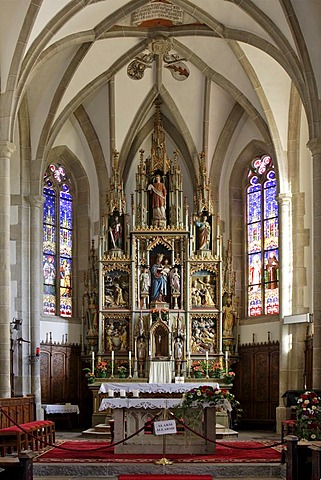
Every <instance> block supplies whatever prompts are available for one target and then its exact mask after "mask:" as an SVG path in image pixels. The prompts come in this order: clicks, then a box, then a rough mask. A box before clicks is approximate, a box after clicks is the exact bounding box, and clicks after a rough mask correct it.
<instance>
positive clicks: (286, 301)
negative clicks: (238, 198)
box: [276, 193, 292, 433]
mask: <svg viewBox="0 0 321 480" xmlns="http://www.w3.org/2000/svg"><path fill="white" fill-rule="evenodd" d="M278 203H279V218H280V229H279V231H280V237H279V242H280V243H279V254H280V260H281V261H280V265H281V268H280V270H279V273H280V276H279V299H280V300H279V319H280V325H279V326H280V369H279V370H280V373H279V406H278V407H277V409H276V426H277V432H278V433H280V432H281V426H282V421H283V420H286V418H287V411H286V409H285V407H284V405H283V399H282V395H283V394H284V392H286V390H288V389H289V388H288V373H289V372H288V361H289V329H288V326H287V325H283V317H284V315H289V314H290V309H291V280H292V274H291V270H292V269H291V265H292V258H291V255H292V250H291V249H290V248H289V239H290V241H291V238H292V233H291V194H289V193H282V194H280V195H279V196H278Z"/></svg>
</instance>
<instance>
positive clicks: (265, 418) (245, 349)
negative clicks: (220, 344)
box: [233, 342, 279, 429]
mask: <svg viewBox="0 0 321 480" xmlns="http://www.w3.org/2000/svg"><path fill="white" fill-rule="evenodd" d="M239 356H240V361H239V362H238V363H237V365H236V379H235V385H234V388H233V393H235V395H236V398H237V399H238V400H239V401H240V403H241V408H242V409H243V413H242V417H241V421H240V426H244V427H246V428H260V427H268V428H270V427H271V428H272V429H273V428H274V427H275V423H276V415H275V413H276V407H277V406H278V403H279V342H268V343H262V344H246V345H241V346H240V347H239Z"/></svg>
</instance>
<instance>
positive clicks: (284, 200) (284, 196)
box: [277, 193, 292, 207]
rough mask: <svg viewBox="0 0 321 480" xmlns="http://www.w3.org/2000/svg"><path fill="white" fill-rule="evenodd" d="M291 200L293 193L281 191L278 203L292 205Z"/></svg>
mask: <svg viewBox="0 0 321 480" xmlns="http://www.w3.org/2000/svg"><path fill="white" fill-rule="evenodd" d="M291 200H292V193H279V195H278V196H277V201H278V204H279V205H280V206H281V207H283V206H286V205H290V203H291Z"/></svg>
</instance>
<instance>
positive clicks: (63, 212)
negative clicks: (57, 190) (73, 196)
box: [60, 195, 72, 229]
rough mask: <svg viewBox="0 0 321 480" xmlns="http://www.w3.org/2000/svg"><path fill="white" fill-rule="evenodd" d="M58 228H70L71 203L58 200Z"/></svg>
mask: <svg viewBox="0 0 321 480" xmlns="http://www.w3.org/2000/svg"><path fill="white" fill-rule="evenodd" d="M61 197H62V195H61ZM60 227H62V228H68V229H71V228H72V202H70V201H69V200H64V199H62V198H61V200H60Z"/></svg>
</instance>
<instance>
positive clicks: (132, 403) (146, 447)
mask: <svg viewBox="0 0 321 480" xmlns="http://www.w3.org/2000/svg"><path fill="white" fill-rule="evenodd" d="M211 384H212V383H211ZM201 385H202V384H200V383H195V384H194V383H188V384H175V383H167V384H164V383H162V384H157V383H156V384H151V383H149V384H146V383H141V384H139V383H129V382H128V383H104V384H102V385H101V387H100V389H99V393H108V391H110V393H111V392H112V393H113V395H114V393H118V392H120V391H121V390H122V391H123V392H125V393H126V395H127V394H132V393H133V392H137V391H138V392H139V395H141V396H139V398H134V397H132V396H131V397H128V396H127V397H115V396H112V397H108V398H103V399H102V401H101V404H100V407H99V410H100V411H104V410H106V409H109V408H110V409H111V410H112V415H113V419H114V439H113V441H114V443H115V444H116V445H115V447H114V448H115V453H138V454H139V453H160V454H162V448H163V442H164V439H163V438H162V437H163V435H154V434H152V433H150V432H148V433H147V432H145V431H144V430H142V431H141V432H140V433H139V434H137V435H135V436H133V437H132V438H129V437H130V436H131V435H133V434H134V433H136V432H137V431H138V430H140V429H141V428H142V427H143V426H144V424H145V423H146V422H147V421H148V420H151V419H153V418H154V417H155V415H157V414H158V413H160V414H161V416H160V417H159V418H158V419H157V420H162V413H163V409H172V408H174V407H175V406H177V405H179V404H180V403H181V402H182V396H183V395H182V394H183V393H184V392H187V391H189V390H191V389H192V388H195V387H196V388H198V387H200V386H201ZM204 385H208V384H207V383H204ZM212 385H213V384H212ZM216 385H217V384H216ZM153 393H158V394H159V393H164V394H166V395H169V394H176V398H174V397H172V398H171V397H168V396H167V397H165V396H164V397H163V398H153V397H148V398H146V397H144V394H145V395H146V394H153ZM177 394H181V395H179V398H177ZM198 412H199V413H201V412H200V411H199V410H198ZM202 413H203V421H201V420H200V422H199V423H198V425H196V426H195V425H193V426H192V428H193V429H194V430H195V431H197V432H198V433H199V434H200V435H202V436H203V437H205V438H207V439H208V440H205V438H202V437H199V436H198V435H194V434H192V433H190V432H189V431H188V430H187V429H186V431H183V432H182V431H179V432H178V433H177V434H171V435H166V439H165V441H166V452H167V453H177V451H178V450H179V452H181V453H183V454H199V455H201V454H202V455H206V454H213V453H215V443H214V441H215V430H216V413H215V408H213V407H211V408H204V409H203V412H202ZM195 416H196V411H195ZM122 440H125V441H124V442H123V443H119V444H117V443H118V442H121V441H122Z"/></svg>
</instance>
